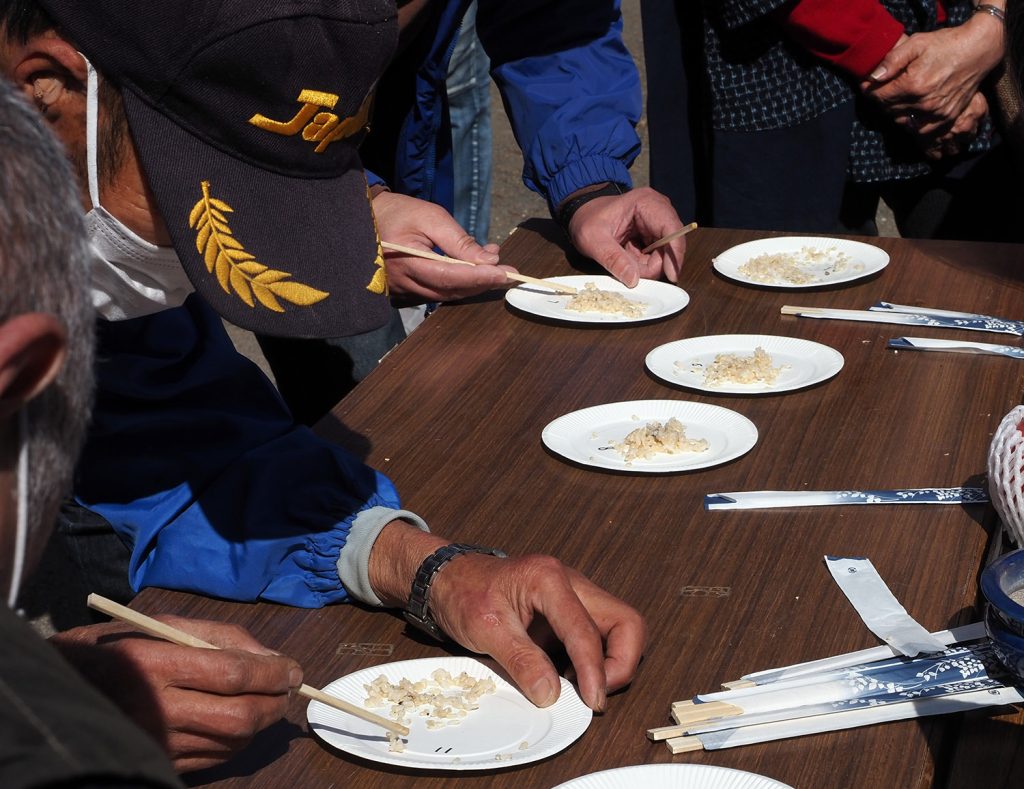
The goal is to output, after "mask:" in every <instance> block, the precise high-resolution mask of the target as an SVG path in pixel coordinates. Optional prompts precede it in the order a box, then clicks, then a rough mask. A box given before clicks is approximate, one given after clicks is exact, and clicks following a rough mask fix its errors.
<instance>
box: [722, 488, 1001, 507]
mask: <svg viewBox="0 0 1024 789" xmlns="http://www.w3.org/2000/svg"><path fill="white" fill-rule="evenodd" d="M988 500H989V497H988V491H987V490H986V489H985V488H964V487H957V488H903V489H900V490H745V491H733V492H730V493H709V494H708V495H706V496H705V497H704V509H705V510H760V509H772V508H774V507H828V506H835V505H841V504H983V503H985V502H987V501H988Z"/></svg>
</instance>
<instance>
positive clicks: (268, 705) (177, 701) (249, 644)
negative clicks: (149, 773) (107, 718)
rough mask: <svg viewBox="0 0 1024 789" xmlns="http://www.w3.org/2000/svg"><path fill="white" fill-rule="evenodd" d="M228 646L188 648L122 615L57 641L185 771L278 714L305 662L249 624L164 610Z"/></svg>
mask: <svg viewBox="0 0 1024 789" xmlns="http://www.w3.org/2000/svg"><path fill="white" fill-rule="evenodd" d="M156 618H157V619H159V620H160V621H161V622H166V623H167V624H169V625H172V626H173V627H177V628H179V629H181V630H185V631H187V632H189V633H192V634H193V635H196V636H198V637H199V638H202V639H203V640H205V641H209V642H210V643H211V644H216V645H217V646H220V647H223V649H220V650H212V649H199V648H196V647H183V646H178V645H177V644H171V643H168V642H166V641H161V640H158V639H153V638H150V637H148V636H145V635H143V634H141V633H139V632H138V631H135V630H132V628H131V626H130V625H125V624H121V623H119V622H110V623H107V624H100V625H90V626H87V627H78V628H75V629H73V630H68V631H66V632H64V633H58V634H56V635H54V636H53V637H51V639H50V643H52V644H53V645H54V646H55V647H56V648H57V649H58V650H59V651H60V652H61V653H62V654H63V655H64V657H65V658H66V659H67V660H68V661H69V662H70V663H71V664H72V665H74V666H75V668H77V669H78V671H79V672H80V673H81V674H83V675H84V676H85V677H86V678H87V679H88V680H89V681H90V682H92V683H93V684H94V685H95V686H97V687H98V688H99V690H100V691H101V692H102V693H104V694H105V695H106V696H108V697H109V698H110V699H111V700H113V701H114V703H115V704H117V705H118V706H119V707H120V708H121V709H122V711H123V712H124V713H125V714H126V715H127V716H128V717H129V718H131V719H132V720H133V721H135V723H136V724H137V725H139V726H140V727H141V728H142V729H144V730H145V731H147V732H148V733H149V734H150V735H151V736H152V737H154V738H155V739H156V741H157V742H159V743H160V744H161V745H162V746H163V747H164V749H165V750H166V751H167V754H168V755H169V756H170V759H171V761H172V763H173V764H174V767H175V769H176V770H178V772H188V771H191V770H199V769H202V768H205V767H210V766H213V765H215V764H219V763H221V762H223V761H225V760H226V759H228V758H229V757H230V756H231V755H232V754H234V753H235V752H237V751H239V750H241V749H242V748H243V747H244V746H245V745H246V743H248V742H249V740H251V739H252V737H253V735H255V734H256V733H257V732H258V731H260V730H262V729H264V728H266V727H267V726H270V725H271V724H272V723H274V722H276V721H277V720H279V719H280V718H281V717H282V716H283V715H284V712H285V707H286V706H287V703H288V693H289V690H291V689H292V688H297V687H298V686H299V685H301V684H302V669H300V668H299V665H298V664H297V663H296V662H295V661H294V660H292V659H291V658H287V657H284V656H281V655H277V654H276V653H274V652H271V651H270V650H268V649H267V648H265V647H264V646H262V645H261V644H260V643H259V642H258V641H256V640H255V639H254V638H253V637H252V636H251V635H249V633H248V632H247V631H246V630H244V629H243V628H240V627H236V626H234V625H227V624H222V623H219V622H207V621H203V620H196V619H184V618H182V617H177V616H157V617H156Z"/></svg>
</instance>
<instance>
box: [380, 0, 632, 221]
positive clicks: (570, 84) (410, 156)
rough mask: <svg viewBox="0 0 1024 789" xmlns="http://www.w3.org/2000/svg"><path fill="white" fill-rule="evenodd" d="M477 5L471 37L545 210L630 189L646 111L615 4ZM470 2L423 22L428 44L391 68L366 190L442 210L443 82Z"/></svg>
mask: <svg viewBox="0 0 1024 789" xmlns="http://www.w3.org/2000/svg"><path fill="white" fill-rule="evenodd" d="M477 2H478V10H477V32H478V35H479V37H480V42H481V44H482V45H483V48H484V50H485V51H486V52H487V55H488V57H489V58H490V61H491V75H492V77H493V78H494V80H495V82H496V84H497V86H498V89H499V90H500V92H501V96H502V100H503V101H504V104H505V109H506V112H507V114H508V117H509V120H510V122H511V124H512V130H513V132H514V133H515V136H516V140H517V141H518V142H519V146H520V148H522V151H523V181H524V183H525V184H526V185H527V186H528V187H529V188H530V189H532V190H534V191H535V192H538V193H540V194H541V195H543V196H544V197H545V198H546V199H547V200H548V203H549V205H551V206H556V205H558V203H560V202H561V201H562V200H564V199H565V197H566V196H567V195H569V194H571V193H572V192H574V191H576V190H577V189H579V188H581V187H583V186H588V185H590V184H593V183H600V182H602V181H618V182H619V183H625V184H630V183H631V180H630V177H629V169H628V168H629V166H630V165H631V164H632V163H633V160H634V159H635V158H636V156H637V154H638V153H639V152H640V138H639V137H638V135H637V133H636V129H635V126H636V124H637V122H638V121H639V119H640V113H641V109H642V103H641V90H640V75H639V72H638V71H637V68H636V64H635V63H634V62H633V59H632V56H631V55H630V54H629V51H628V50H627V49H626V47H625V45H624V43H623V41H622V17H621V14H620V11H619V0H599V2H595V0H558V1H557V2H552V0H512V1H511V2H509V1H508V0H477ZM469 3H470V0H451V1H450V2H441V3H438V4H437V5H439V6H440V8H439V9H437V10H436V11H435V12H434V16H433V18H431V19H429V20H428V23H427V24H428V25H429V26H430V28H431V30H432V31H433V35H432V36H429V35H427V40H429V41H430V45H429V47H426V48H423V49H421V48H419V47H417V46H416V45H415V44H411V45H410V47H409V49H412V50H413V51H412V52H408V51H407V52H405V53H402V54H401V55H400V56H399V57H398V58H397V59H396V61H395V64H394V65H393V66H392V67H391V68H390V69H389V74H388V75H387V76H386V77H385V79H384V80H383V81H382V84H381V89H380V90H379V91H378V95H379V96H380V97H381V98H380V100H379V102H378V104H381V103H384V102H387V104H388V106H387V107H383V108H382V107H380V106H378V107H377V108H376V109H375V115H374V120H373V128H372V131H371V134H370V137H369V139H368V140H367V142H366V143H364V161H366V163H367V166H368V168H369V169H370V170H371V171H372V172H373V173H374V175H371V182H380V181H385V182H387V183H388V185H389V186H390V187H391V188H392V189H394V190H395V191H397V192H401V193H403V194H409V195H413V196H415V197H420V198H423V199H425V200H430V201H431V202H435V203H438V204H439V205H443V206H444V207H445V208H447V209H448V210H449V211H451V210H452V156H451V136H450V130H449V125H448V107H447V94H446V92H445V86H444V83H445V79H446V76H447V74H448V63H449V60H450V59H451V54H452V49H453V47H454V45H455V38H456V36H457V34H458V30H459V25H460V24H461V20H462V17H463V15H464V14H465V11H466V7H467V6H468V5H469ZM424 13H427V12H424ZM423 32H424V34H426V32H427V31H423ZM424 50H425V51H424ZM396 103H397V104H398V105H399V106H398V107H395V104H396ZM381 115H383V116H384V117H383V119H382V118H381V117H380V116H381Z"/></svg>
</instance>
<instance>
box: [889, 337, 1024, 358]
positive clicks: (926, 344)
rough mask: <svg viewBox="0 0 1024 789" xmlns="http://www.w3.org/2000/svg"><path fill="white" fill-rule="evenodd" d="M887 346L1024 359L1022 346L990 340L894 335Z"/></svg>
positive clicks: (903, 349)
mask: <svg viewBox="0 0 1024 789" xmlns="http://www.w3.org/2000/svg"><path fill="white" fill-rule="evenodd" d="M889 347H890V348H894V349H896V350H897V351H949V352H952V353H983V354H991V355H993V356H1009V357H1011V358H1013V359H1024V348H1017V347H1015V346H1013V345H995V344H993V343H990V342H970V341H968V340H935V339H932V338H930V337H895V338H893V339H891V340H889Z"/></svg>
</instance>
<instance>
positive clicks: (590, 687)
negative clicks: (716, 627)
mask: <svg viewBox="0 0 1024 789" xmlns="http://www.w3.org/2000/svg"><path fill="white" fill-rule="evenodd" d="M430 594H431V597H430V599H431V604H430V608H431V611H432V612H433V614H434V617H435V618H436V619H437V622H438V624H439V625H440V626H441V628H442V629H443V630H444V631H445V632H446V633H447V634H448V635H449V636H451V637H452V638H453V639H455V640H456V641H458V642H459V643H460V644H462V645H463V646H465V647H467V648H469V649H471V650H473V651H474V652H480V653H484V654H489V655H491V656H493V657H494V658H495V659H496V660H497V661H498V663H499V664H501V666H502V667H503V668H504V669H505V670H506V671H508V673H509V675H510V676H511V678H512V681H513V682H515V683H516V685H518V686H519V687H520V688H521V689H522V691H523V693H524V694H525V695H526V697H527V698H528V699H530V701H532V702H533V703H534V704H536V705H538V706H540V707H547V706H549V705H551V704H554V702H555V701H556V700H557V699H558V694H559V691H560V684H559V679H558V674H557V672H556V671H555V667H554V665H553V664H552V662H551V660H550V658H549V657H548V656H547V655H546V654H545V653H544V651H543V650H542V649H541V648H540V647H539V646H538V645H537V644H536V643H535V642H534V641H533V639H532V638H531V637H530V635H529V634H528V633H527V628H529V627H530V625H531V624H532V623H533V622H534V620H535V618H537V617H543V618H544V619H545V620H546V621H547V624H548V625H549V626H550V628H551V630H552V631H553V632H554V634H555V635H556V636H557V637H558V639H559V640H560V641H561V642H562V644H564V645H565V649H566V651H567V653H568V655H569V658H570V659H571V660H572V664H573V668H574V670H575V673H576V678H577V682H578V683H579V689H580V695H581V696H582V697H583V700H584V702H585V703H586V704H587V706H589V707H590V708H591V709H593V710H596V711H602V710H603V709H604V708H605V701H606V698H607V695H608V693H609V691H614V690H617V689H619V688H621V687H623V686H625V685H626V684H628V683H629V682H630V680H632V679H633V675H634V674H635V672H636V667H637V664H638V663H639V662H640V657H641V654H642V652H643V648H644V642H645V639H646V628H645V625H644V621H643V619H642V618H641V616H640V614H639V613H637V612H636V611H635V610H633V609H632V608H631V607H630V606H628V605H626V604H625V603H624V602H622V601H621V600H619V599H617V598H615V597H613V596H612V595H610V594H608V593H607V592H605V591H603V590H601V589H600V588H598V587H597V586H595V585H594V584H593V583H591V582H590V581H588V580H587V579H586V578H585V577H584V576H583V575H581V574H580V573H578V572H576V571H575V570H573V569H571V568H569V567H566V566H565V565H563V564H562V563H561V562H559V561H558V560H557V559H554V558H552V557H550V556H524V557H521V558H516V559H498V558H495V557H493V556H486V555H481V554H465V555H463V556H459V557H457V558H456V559H453V560H452V562H451V565H450V566H449V567H446V568H444V569H443V570H442V571H441V572H439V573H438V574H437V576H436V578H435V580H434V584H433V586H432V588H431V593H430Z"/></svg>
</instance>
